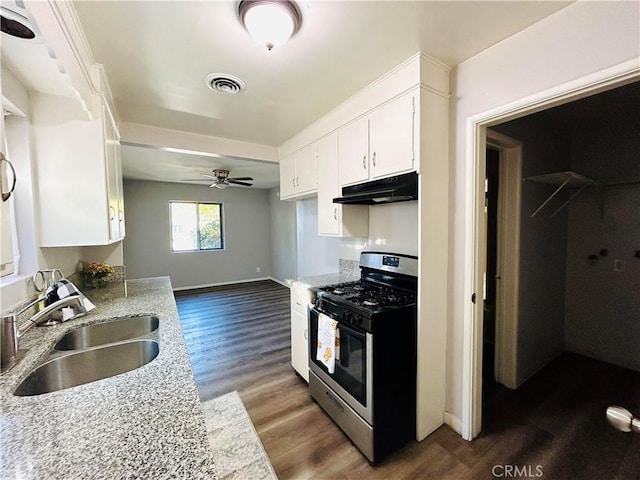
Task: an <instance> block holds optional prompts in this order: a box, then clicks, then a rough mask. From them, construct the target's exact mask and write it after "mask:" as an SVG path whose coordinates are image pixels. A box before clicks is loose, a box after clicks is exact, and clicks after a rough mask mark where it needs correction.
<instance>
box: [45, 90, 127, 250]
mask: <svg viewBox="0 0 640 480" xmlns="http://www.w3.org/2000/svg"><path fill="white" fill-rule="evenodd" d="M96 102H99V105H98V106H97V108H96V109H95V111H97V112H99V114H100V115H99V117H98V118H95V119H94V120H91V121H88V120H85V119H84V118H83V116H82V115H79V112H78V111H77V108H76V107H75V104H74V102H73V100H71V99H69V98H64V97H57V96H52V95H43V94H37V95H35V97H34V99H33V101H32V105H33V127H34V140H35V141H34V145H35V153H36V159H37V166H38V168H37V185H38V187H37V191H38V206H39V209H38V210H39V219H40V221H39V224H40V246H42V247H60V246H82V245H107V244H110V243H113V242H116V241H118V240H122V238H123V236H124V210H123V208H124V206H123V202H122V168H121V164H120V143H119V138H118V134H117V130H116V127H115V125H114V123H113V120H112V116H111V115H110V113H109V110H108V108H107V106H106V105H105V103H104V102H103V100H102V98H101V97H96Z"/></svg>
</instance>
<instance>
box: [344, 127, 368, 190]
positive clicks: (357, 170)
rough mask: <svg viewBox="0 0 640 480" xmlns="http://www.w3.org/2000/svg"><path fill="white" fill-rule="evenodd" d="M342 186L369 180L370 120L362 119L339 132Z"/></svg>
mask: <svg viewBox="0 0 640 480" xmlns="http://www.w3.org/2000/svg"><path fill="white" fill-rule="evenodd" d="M338 159H339V164H340V168H339V172H340V186H345V185H351V184H353V183H358V182H362V181H366V180H367V179H368V178H369V120H368V119H367V118H361V119H360V120H356V121H355V122H353V123H351V124H349V125H347V126H346V127H344V128H342V129H341V130H340V131H339V132H338Z"/></svg>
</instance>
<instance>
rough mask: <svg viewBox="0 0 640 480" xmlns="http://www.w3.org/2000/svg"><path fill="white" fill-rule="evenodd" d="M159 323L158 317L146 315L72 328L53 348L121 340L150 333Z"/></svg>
mask: <svg viewBox="0 0 640 480" xmlns="http://www.w3.org/2000/svg"><path fill="white" fill-rule="evenodd" d="M159 323H160V322H159V320H158V317H156V316H153V315H146V316H142V317H125V318H120V319H117V320H113V321H110V322H105V323H96V324H93V325H87V326H84V327H79V328H76V329H74V330H71V331H70V332H69V333H67V334H66V335H65V336H64V337H62V338H61V339H60V340H59V341H58V343H56V344H55V345H54V346H53V349H54V350H79V349H83V348H90V347H96V346H98V345H105V344H107V343H114V342H121V341H123V340H129V339H131V338H136V337H141V336H143V335H148V334H149V333H151V332H154V331H156V330H157V329H158V325H159Z"/></svg>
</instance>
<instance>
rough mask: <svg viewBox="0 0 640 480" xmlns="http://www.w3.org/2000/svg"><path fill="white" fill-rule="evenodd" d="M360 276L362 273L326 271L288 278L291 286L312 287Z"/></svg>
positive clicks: (347, 280) (341, 281)
mask: <svg viewBox="0 0 640 480" xmlns="http://www.w3.org/2000/svg"><path fill="white" fill-rule="evenodd" d="M358 278H360V273H359V272H358V273H353V272H346V273H326V274H324V275H314V276H312V277H303V278H301V279H299V280H288V281H287V282H288V283H289V286H290V287H291V288H305V289H306V288H311V287H322V286H324V285H335V284H336V283H344V282H351V281H353V280H357V279H358Z"/></svg>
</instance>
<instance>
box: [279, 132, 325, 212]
mask: <svg viewBox="0 0 640 480" xmlns="http://www.w3.org/2000/svg"><path fill="white" fill-rule="evenodd" d="M317 191H318V148H317V145H316V144H315V143H313V144H311V145H309V146H307V147H305V148H303V149H302V150H300V151H298V152H296V153H295V154H293V155H290V156H288V157H285V158H283V159H282V160H280V199H282V200H287V199H298V198H304V197H308V196H312V195H314V194H315V193H316V192H317Z"/></svg>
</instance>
